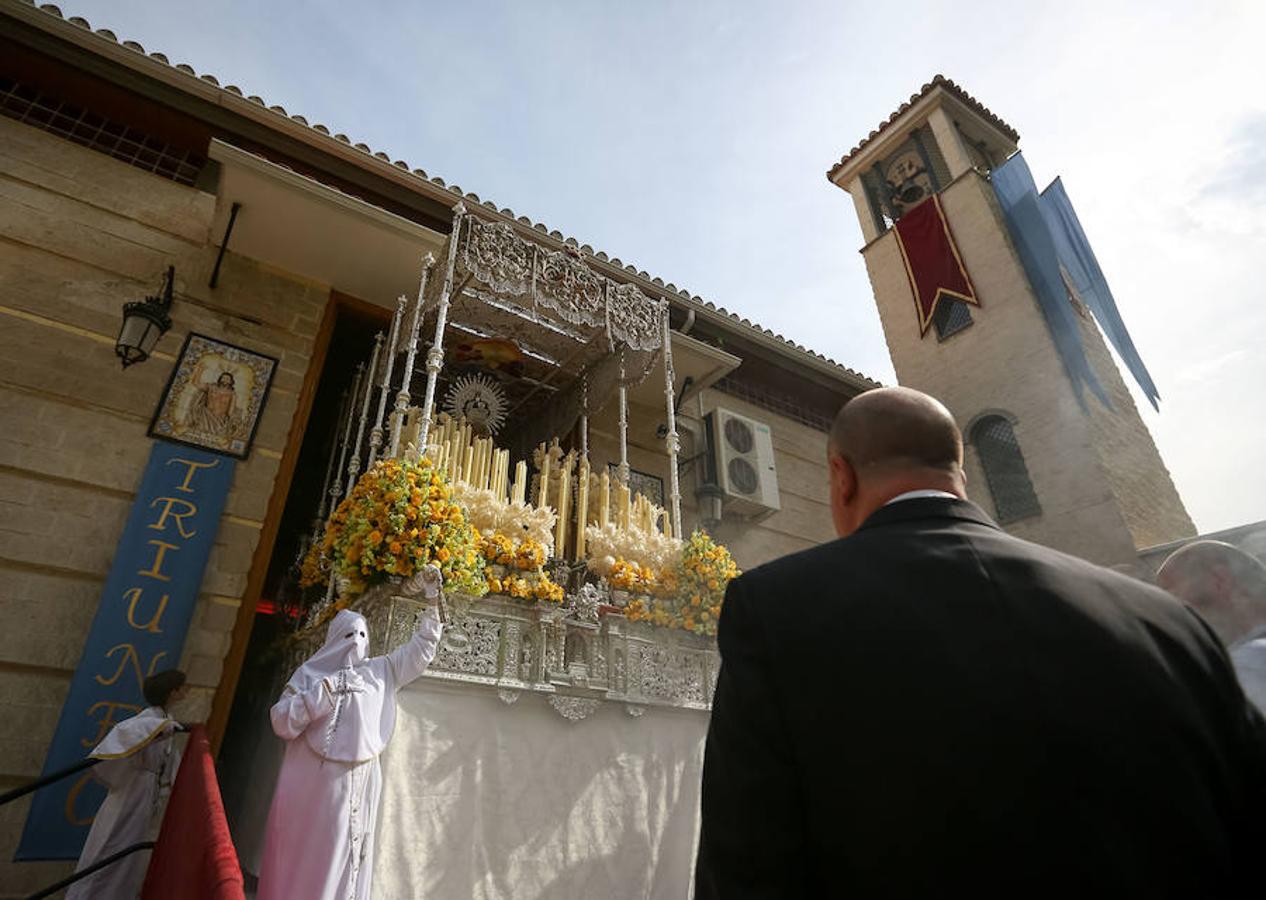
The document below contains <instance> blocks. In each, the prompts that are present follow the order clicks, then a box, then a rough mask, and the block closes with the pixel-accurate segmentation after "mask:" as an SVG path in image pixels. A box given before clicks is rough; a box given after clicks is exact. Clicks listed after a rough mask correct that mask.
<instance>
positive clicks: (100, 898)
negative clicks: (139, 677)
mask: <svg viewBox="0 0 1266 900" xmlns="http://www.w3.org/2000/svg"><path fill="white" fill-rule="evenodd" d="M141 690H142V693H143V694H144V695H145V702H146V703H148V704H149V706H147V707H146V708H145V709H143V710H141V711H140V712H139V713H137V714H136V715H135V716H133V717H132V718H130V719H124V720H123V721H122V722H120V723H119V724H117V725H115V726H114V727H113V728H112V729H110V733H109V734H107V735H106V736H105V740H103V741H102V742H101V743H99V744H97V746H96V747H94V748H93V750H92V753H90V754H88V755H89V756H90V757H92V758H93V759H99V760H101V762H99V763H97V764H96V766H94V767H93V768H92V775H93V777H94V778H96V779H97V780H98V781H100V782H101V783H102V784H104V785H105V786H106V787H107V788H109V789H110V793H109V794H107V795H106V798H105V802H104V803H102V804H101V809H99V810H97V816H96V818H95V819H93V821H92V829H91V830H90V831H89V832H88V840H87V841H86V842H85V843H84V849H83V853H81V854H80V855H79V864H78V865H77V866H76V867H75V871H80V870H82V869H85V868H87V867H88V866H91V865H92V864H93V863H94V862H97V861H98V860H101V859H105V858H106V857H107V856H110V855H112V854H115V853H118V852H119V851H120V850H124V849H126V848H127V847H130V846H132V845H133V844H136V843H139V842H141V841H144V840H147V839H152V838H153V835H154V833H155V832H156V831H157V828H158V825H159V822H160V821H161V820H162V813H163V806H164V804H165V802H166V799H167V794H168V793H169V792H170V790H171V783H172V780H173V779H174V778H175V775H176V766H177V765H178V763H179V756H180V755H179V753H177V752H176V749H175V747H174V746H173V742H172V735H173V734H174V733H175V732H176V731H177V730H178V729H179V727H180V726H179V724H178V723H177V722H176V720H175V719H173V718H172V717H171V716H170V715H169V714H168V712H167V710H168V708H169V706H170V704H172V703H175V702H176V701H177V700H179V699H180V698H181V697H183V696H184V694H185V673H184V672H181V671H178V670H176V669H168V670H167V671H165V672H158V673H156V674H154V675H151V676H150V677H149V678H146V679H145V683H144V685H143V686H142V689H141ZM148 865H149V851H148V850H140V851H137V852H136V853H132V854H130V855H128V856H125V857H123V858H122V859H120V860H118V861H117V862H113V863H111V864H110V865H108V866H106V867H105V868H103V869H99V870H97V871H96V872H93V873H92V874H91V875H89V876H88V877H87V878H84V879H82V880H80V881H77V882H75V883H74V884H73V885H71V887H70V889H69V890H68V891H67V892H66V900H89V898H91V900H135V898H136V897H137V896H138V895H139V894H140V892H141V885H142V884H143V883H144V881H145V869H146V867H147V866H148Z"/></svg>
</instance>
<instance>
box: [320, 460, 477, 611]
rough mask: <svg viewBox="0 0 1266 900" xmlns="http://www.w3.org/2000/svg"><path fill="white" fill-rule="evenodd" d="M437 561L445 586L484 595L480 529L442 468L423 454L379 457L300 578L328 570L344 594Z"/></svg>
mask: <svg viewBox="0 0 1266 900" xmlns="http://www.w3.org/2000/svg"><path fill="white" fill-rule="evenodd" d="M430 562H435V563H436V564H438V565H439V567H440V571H441V572H442V573H443V575H444V586H445V588H446V589H448V590H450V591H454V592H457V593H464V594H469V595H471V596H475V597H480V596H483V595H484V594H485V593H486V592H487V590H488V583H487V581H486V580H485V578H484V557H483V554H482V553H480V535H479V531H478V529H476V528H475V527H474V526H473V525H472V524H470V522H468V521H467V520H466V514H465V513H464V512H463V510H462V507H461V506H460V505H458V504H457V503H456V502H454V500H453V492H452V488H451V485H450V484H449V482H448V479H447V478H446V477H445V475H444V473H443V472H442V471H441V470H439V469H436V468H435V467H434V466H432V464H431V461H430V460H429V459H427V458H426V457H422V458H421V459H419V460H417V461H416V462H412V461H409V460H395V459H388V460H382V461H380V462H378V463H376V464H375V465H374V467H373V468H372V469H370V470H369V471H368V472H366V473H365V474H364V475H362V476H361V477H360V480H358V481H357V482H356V486H355V487H354V488H353V489H352V493H351V494H350V495H349V496H348V497H347V498H346V499H344V500H343V502H342V503H340V504H339V506H338V509H336V510H335V511H334V515H332V516H331V517H330V520H329V522H328V523H327V524H326V527H325V535H324V538H323V540H321V541H320V542H316V543H314V544H313V546H312V547H311V548H310V549H309V551H308V555H307V558H306V559H304V562H303V566H302V579H301V581H300V584H301V585H303V586H304V587H310V586H312V585H314V584H318V583H321V582H323V581H324V580H325V579H326V578H328V577H330V576H333V577H335V578H339V579H342V580H343V581H344V582H345V585H346V587H345V590H344V591H343V598H342V599H344V600H346V599H348V598H350V597H355V596H359V595H360V594H362V593H364V591H365V589H366V588H367V587H369V586H370V585H373V584H380V583H382V582H383V581H386V580H387V579H388V578H391V577H401V578H408V577H409V576H411V575H413V574H414V573H415V572H417V571H418V570H419V569H420V568H421V567H422V566H424V565H426V564H427V563H430Z"/></svg>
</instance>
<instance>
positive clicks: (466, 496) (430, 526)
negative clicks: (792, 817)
mask: <svg viewBox="0 0 1266 900" xmlns="http://www.w3.org/2000/svg"><path fill="white" fill-rule="evenodd" d="M424 333H425V334H429V335H430V340H429V342H428V346H427V348H426V356H425V371H426V386H425V390H424V393H423V396H422V400H421V403H420V404H417V405H415V404H414V401H413V395H412V393H411V391H410V386H411V384H412V381H413V377H414V373H415V367H416V365H417V354H418V350H419V342H420V341H421V340H422V335H423V334H424ZM451 340H457V341H459V342H460V346H459V347H458V349H463V348H466V349H469V348H470V347H473V346H481V345H482V346H485V347H486V346H489V345H491V346H493V347H494V349H495V348H497V347H498V346H499V347H500V348H501V349H502V350H503V351H505V352H503V354H502V356H503V358H514V359H516V360H518V359H519V358H520V357H521V358H522V360H523V361H524V363H525V364H524V365H521V366H520V365H519V362H518V361H516V362H515V365H516V366H519V368H520V371H518V373H517V374H516V376H515V377H514V378H512V379H509V383H510V384H512V385H513V396H510V395H508V394H507V393H506V392H505V390H504V388H503V387H502V386H501V385H500V384H499V383H498V382H495V381H493V380H491V379H486V378H482V377H480V376H479V375H478V374H476V375H474V376H465V377H457V378H450V379H449V381H450V386H449V389H448V391H447V397H446V400H445V403H444V404H443V406H442V407H440V408H438V409H437V406H438V405H439V404H437V396H436V394H437V390H438V389H439V387H440V381H441V377H442V376H443V374H444V369H445V353H446V341H451ZM506 348H509V349H508V350H507V349H506ZM401 356H403V364H402V366H401V367H400V371H399V377H398V379H397V378H396V377H395V375H396V368H397V367H396V363H397V358H398V357H401ZM657 362H659V363H660V364H661V367H662V372H663V377H664V398H665V410H666V417H667V435H666V439H665V453H666V456H667V468H668V497H667V505H666V506H664V507H661V506H659V505H657V504H656V503H655V502H653V501H652V500H651V499H650V498H647V497H646V496H644V495H642V494H640V493H638V492H636V491H634V490H632V489H631V487H630V467H629V458H628V429H629V399H628V394H629V388H630V387H631V386H635V385H636V384H638V383H640V382H641V381H643V380H644V379H645V378H646V377H647V376H648V375H650V374H651V372H652V371H653V370H654V368H655V367H656V363H657ZM393 390H394V391H395V393H394V402H391V400H392V392H393ZM375 392H377V403H376V405H375V403H374V394H375ZM609 397H614V398H615V400H616V402H617V403H618V413H619V415H618V429H619V431H618V463H617V464H616V465H615V467H614V476H613V475H612V473H611V471H610V470H609V469H608V468H607V467H603V470H602V471H601V472H597V471H595V470H594V468H593V467H592V466H591V463H590V459H589V446H590V443H589V420H590V417H591V415H592V414H594V413H596V412H597V411H599V410H600V409H601V408H602V407H603V406H604V403H605V400H606V399H607V398H609ZM389 405H390V407H391V409H390V411H389V410H388V406H389ZM371 409H372V410H374V412H373V413H372V419H371V418H370V417H371ZM516 413H517V414H518V420H519V421H521V422H523V423H525V424H523V425H522V426H521V427H519V428H517V429H516V433H515V435H514V436H513V440H507V441H503V442H501V443H499V438H498V426H499V425H500V423H501V422H502V421H503V420H504V419H505V417H506V416H507V415H514V414H516ZM367 431H368V441H367V442H366V432H367ZM679 447H680V444H679V439H678V434H677V427H676V409H675V391H674V374H673V361H672V343H671V329H670V323H669V308H668V303H667V301H666V300H664V299H662V298H652V297H649V296H647V295H646V294H645V293H643V292H642V291H641V290H640V289H639V288H637V287H636V286H635V285H631V284H627V283H620V282H617V281H615V280H613V279H611V278H608V277H607V276H605V275H603V274H602V273H600V272H597V271H595V270H594V269H593V268H591V267H590V266H589V265H588V263H587V262H586V260H585V258H584V256H583V255H582V254H581V253H580V252H579V251H578V250H576V249H574V248H571V247H568V246H564V247H562V248H561V249H551V248H549V247H547V246H545V245H542V244H540V243H538V242H536V241H534V240H531V239H530V238H529V237H525V236H524V234H522V233H521V232H520V230H519V229H516V228H515V227H514V226H513V225H511V224H509V223H506V222H489V221H484V220H482V219H480V218H479V217H477V216H475V215H473V214H471V213H469V212H468V211H467V210H466V208H465V206H464V205H463V204H461V203H459V204H457V206H456V207H454V210H453V226H452V231H451V233H450V235H449V237H448V239H447V240H446V242H445V244H444V246H443V248H442V251H441V253H440V258H439V260H438V262H437V260H436V259H435V258H434V257H433V256H432V255H431V254H427V255H426V256H425V258H424V259H423V260H422V270H421V278H420V283H419V287H418V291H417V294H416V296H415V297H414V298H413V299H412V300H410V299H409V298H406V297H404V296H401V297H400V298H399V300H398V302H397V305H396V309H395V314H394V315H393V317H392V320H391V325H390V328H389V330H388V333H387V334H386V335H383V334H381V333H380V334H379V335H377V337H376V338H375V341H374V345H373V348H372V351H371V352H370V353H369V356H368V360H367V361H366V362H364V363H361V364H360V365H359V366H358V368H357V370H356V373H355V374H354V376H353V378H352V383H351V388H350V390H349V391H348V393H347V394H346V396H345V399H344V401H343V404H342V407H341V412H340V416H339V420H338V427H337V431H336V432H335V435H334V440H332V441H331V446H330V450H329V455H328V460H327V464H326V477H325V486H324V487H323V494H322V497H321V499H320V502H319V505H318V509H317V511H316V519H315V521H314V527H313V532H312V534H311V535H310V537H309V539H308V542H307V548H308V549H307V556H306V559H305V561H304V563H303V576H304V583H305V584H306V585H308V586H310V587H311V586H320V585H323V586H324V594H323V595H322V596H321V598H320V599H319V600H318V601H317V602H315V603H314V604H313V605H312V606H311V608H310V610H309V611H308V614H307V616H306V617H305V618H304V620H303V621H302V623H301V625H300V627H299V629H298V631H297V632H296V633H295V634H294V635H292V636H291V637H290V638H289V640H288V644H287V651H288V656H290V657H292V658H293V660H298V659H299V658H301V657H303V656H304V655H305V654H307V653H309V652H311V650H312V648H313V645H314V644H319V643H320V641H321V639H322V637H323V631H324V622H325V621H326V620H327V619H328V618H329V617H330V616H331V615H333V612H334V611H335V610H336V609H337V608H342V607H345V606H352V607H354V608H356V609H358V610H359V611H361V612H362V613H363V614H364V615H365V616H366V618H367V620H368V621H369V623H370V627H371V630H372V631H373V633H374V635H375V638H376V641H377V643H376V646H377V647H379V648H382V649H383V650H385V649H389V648H390V647H392V646H395V645H396V644H398V643H400V642H402V641H403V640H405V639H406V638H407V636H408V635H409V634H410V633H411V631H412V628H413V625H414V622H415V620H416V616H417V615H419V614H420V612H421V610H422V608H423V607H422V604H421V603H420V602H419V599H418V596H417V586H418V585H419V584H420V582H419V579H418V578H417V577H415V576H416V575H417V574H418V573H419V572H420V571H421V569H422V567H423V566H425V565H427V564H434V565H438V566H440V567H441V569H442V570H443V571H444V572H445V587H446V594H447V596H448V598H449V607H450V617H451V621H450V622H449V623H448V626H447V628H446V632H445V638H444V642H443V644H442V646H441V648H440V651H439V653H438V655H437V657H436V659H435V661H434V662H433V663H432V665H431V668H430V669H429V670H428V673H427V676H426V677H431V678H439V679H449V680H455V681H460V682H465V683H471V684H485V685H488V686H490V687H494V688H496V689H497V690H498V692H499V695H500V696H501V698H502V699H503V700H506V702H514V700H516V699H517V698H518V696H519V693H520V692H521V691H525V690H530V691H536V692H542V693H546V694H548V695H550V702H551V703H552V704H553V705H554V707H555V709H557V710H558V711H559V712H560V713H561V714H562V715H564V716H565V717H567V718H569V719H572V720H576V719H580V718H584V717H585V716H586V715H587V714H588V713H589V712H592V711H593V709H595V708H596V707H597V705H598V704H599V703H600V702H602V701H604V700H619V701H623V702H624V703H625V705H626V708H627V709H628V710H629V712H630V713H631V714H634V715H638V714H640V711H641V709H643V708H644V707H645V706H646V705H650V704H663V705H672V706H686V707H693V708H706V707H707V705H708V704H709V702H710V699H711V695H712V690H713V687H714V685H715V678H716V672H717V664H718V661H717V656H716V653H715V647H714V644H713V641H712V639H711V637H710V635H711V634H713V633H715V624H716V619H717V616H718V614H719V611H720V603H721V598H722V596H723V593H724V588H725V583H726V582H727V581H728V580H729V578H731V577H733V575H735V574H736V573H737V570H736V569H735V568H734V564H733V561H732V560H731V559H730V557H729V554H728V552H727V551H726V550H725V548H724V547H721V546H718V545H716V544H714V543H713V542H712V541H711V539H710V538H708V537H707V536H706V535H704V534H702V533H698V532H696V533H695V534H693V535H690V536H686V535H684V534H683V530H682V518H681V495H680V485H679V482H678V474H677V457H678V452H679ZM516 456H517V457H518V458H517V459H516Z"/></svg>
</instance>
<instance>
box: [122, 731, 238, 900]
mask: <svg viewBox="0 0 1266 900" xmlns="http://www.w3.org/2000/svg"><path fill="white" fill-rule="evenodd" d="M173 897H180V898H181V900H244V897H245V895H244V893H243V891H242V868H241V866H240V865H238V861H237V851H236V850H235V849H234V847H233V839H232V838H231V837H230V836H229V823H228V820H226V819H225V818H224V803H223V801H222V800H221V799H220V783H219V782H218V781H217V780H216V777H215V763H214V762H212V760H211V744H210V743H209V742H208V741H207V732H206V729H205V728H203V727H202V726H201V725H195V726H194V727H193V728H192V729H191V730H190V734H189V743H188V745H187V746H186V747H185V755H184V758H183V759H182V760H181V761H180V771H179V772H178V773H177V774H176V783H175V785H173V786H172V790H171V799H170V800H169V801H168V803H167V813H166V814H165V815H164V816H163V825H162V828H161V829H160V830H159V832H158V843H157V845H156V846H155V847H154V855H153V856H152V857H151V858H150V863H149V870H148V871H147V872H146V875H145V888H144V890H143V891H142V892H141V900H171V898H173Z"/></svg>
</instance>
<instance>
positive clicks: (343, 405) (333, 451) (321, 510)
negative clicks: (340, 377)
mask: <svg viewBox="0 0 1266 900" xmlns="http://www.w3.org/2000/svg"><path fill="white" fill-rule="evenodd" d="M348 402H349V401H348V399H347V389H346V388H344V389H343V394H342V397H341V399H340V400H339V405H338V418H336V419H335V420H334V427H335V428H336V429H337V428H338V423H339V421H341V420H342V418H343V416H344V414H345V413H346V412H347V404H348ZM338 448H339V443H338V431H335V432H334V440H333V441H332V442H331V443H330V458H329V460H328V461H327V462H326V464H325V482H324V483H323V484H322V485H321V505H320V506H319V507H318V508H317V516H316V521H315V522H313V523H312V524H313V526H314V528H315V529H316V530H318V531H319V530H320V529H321V527H322V526H323V525H324V524H325V516H326V513H327V512H328V511H329V505H328V504H329V502H330V479H331V478H333V477H334V460H336V459H337V458H338Z"/></svg>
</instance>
